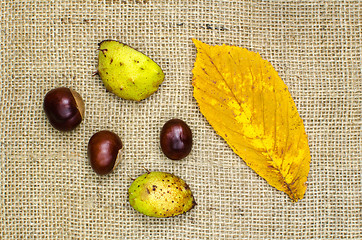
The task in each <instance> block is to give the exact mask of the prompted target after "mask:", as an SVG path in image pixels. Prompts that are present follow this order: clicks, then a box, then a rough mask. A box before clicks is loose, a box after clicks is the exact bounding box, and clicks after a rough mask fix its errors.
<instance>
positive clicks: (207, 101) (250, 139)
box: [192, 39, 310, 201]
mask: <svg viewBox="0 0 362 240" xmlns="http://www.w3.org/2000/svg"><path fill="white" fill-rule="evenodd" d="M193 41H194V44H195V46H196V48H197V57H196V62H195V66H194V69H193V71H192V72H193V83H192V85H193V86H194V97H195V99H196V100H197V102H198V105H199V108H200V111H201V113H202V114H203V115H204V116H205V118H206V119H207V121H208V122H209V123H210V124H211V126H212V127H213V128H214V129H215V131H216V132H217V133H218V134H219V135H220V136H221V137H222V138H224V139H225V141H226V142H227V143H228V144H229V146H230V147H231V148H232V149H233V150H234V152H235V153H236V154H237V155H239V156H240V157H241V158H242V159H243V160H244V161H245V162H246V164H247V165H248V166H249V167H250V168H252V169H253V170H254V171H255V172H256V173H257V174H259V175H260V176H261V177H263V178H264V179H265V180H266V181H267V182H268V183H269V184H270V185H271V186H273V187H275V188H277V189H278V190H280V191H283V192H285V193H287V194H288V195H289V197H290V198H291V199H292V200H293V201H298V199H302V198H303V196H304V193H305V191H306V181H307V176H308V172H309V164H310V151H309V146H308V139H307V135H306V133H305V130H304V125H303V121H302V119H301V118H300V116H299V114H298V111H297V108H296V106H295V103H294V101H293V99H292V97H291V95H290V93H289V91H288V88H287V86H286V85H285V84H284V82H283V81H282V79H281V78H280V77H279V75H278V73H277V71H276V70H275V69H274V68H273V66H272V65H271V64H270V63H269V62H268V61H266V60H264V59H262V58H261V56H260V55H259V54H258V53H254V52H251V51H248V50H247V49H245V48H241V47H235V46H227V45H222V46H209V45H207V44H205V43H202V42H200V41H198V40H196V39H193Z"/></svg>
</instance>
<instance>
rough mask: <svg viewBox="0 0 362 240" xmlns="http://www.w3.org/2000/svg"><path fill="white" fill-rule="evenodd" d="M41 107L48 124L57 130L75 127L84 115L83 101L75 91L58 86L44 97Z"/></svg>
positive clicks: (68, 129)
mask: <svg viewBox="0 0 362 240" xmlns="http://www.w3.org/2000/svg"><path fill="white" fill-rule="evenodd" d="M43 108H44V112H45V114H46V116H47V117H48V120H49V122H50V124H51V125H52V126H53V127H54V128H55V129H57V130H59V131H71V130H73V129H75V128H76V127H77V126H78V125H79V124H80V123H81V122H82V120H83V117H84V111H85V107H84V102H83V99H82V97H81V96H80V95H79V93H77V92H76V91H74V90H72V89H70V88H67V87H60V88H55V89H53V90H50V91H49V92H48V93H47V94H46V95H45V97H44V103H43Z"/></svg>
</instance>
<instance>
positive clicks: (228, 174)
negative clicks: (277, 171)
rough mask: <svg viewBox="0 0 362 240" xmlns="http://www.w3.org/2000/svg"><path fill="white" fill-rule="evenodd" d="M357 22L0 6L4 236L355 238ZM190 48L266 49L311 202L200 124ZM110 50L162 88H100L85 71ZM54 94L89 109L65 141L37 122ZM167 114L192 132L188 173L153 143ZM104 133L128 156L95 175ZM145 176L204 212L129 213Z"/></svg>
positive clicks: (325, 5) (97, 5)
mask: <svg viewBox="0 0 362 240" xmlns="http://www.w3.org/2000/svg"><path fill="white" fill-rule="evenodd" d="M361 15H362V4H361V2H360V1H358V0H356V1H348V0H345V1H226V0H208V1H202V0H195V1H184V0H182V1H181V0H178V1H170V0H163V1H158V0H149V1H147V2H136V1H135V2H133V1H118V0H78V1H72V0H64V1H55V0H39V1H35V0H27V1H25V0H23V1H20V0H3V1H1V3H0V25H1V27H0V64H1V67H0V78H1V81H0V91H1V92H0V106H1V114H0V130H1V131H0V160H1V165H0V174H1V175H0V176H1V178H0V179H1V189H0V204H1V205H0V206H1V209H0V210H1V221H0V239H4V240H7V239H361V238H362V234H361V224H362V221H361V218H362V216H361V207H362V203H361V200H362V198H361V193H362V183H361V182H362V180H361V179H362V178H361V169H362V157H361V145H362V140H361V139H362V138H361V131H362V129H361V125H362V122H361V106H362V70H361V69H362V66H361V62H362V58H361V49H362V40H361V39H362V38H361V37H362V36H361V32H362V21H361ZM192 38H196V39H199V40H201V41H203V42H206V43H208V44H210V45H219V44H223V43H225V44H229V45H236V46H241V47H245V48H247V49H249V50H251V51H255V52H259V53H260V54H261V56H262V57H263V58H264V59H267V60H268V61H270V62H271V63H272V64H273V66H274V67H275V69H276V70H277V71H278V72H279V74H280V76H281V78H282V79H283V80H284V82H285V83H286V85H287V86H288V87H289V90H290V93H291V95H292V97H293V99H294V101H295V103H296V105H297V107H298V111H299V113H300V116H301V117H302V119H303V121H304V124H305V128H306V131H307V134H308V139H309V145H310V149H311V157H312V159H311V170H310V173H309V177H308V181H307V184H308V188H307V191H306V194H305V197H304V199H302V200H301V201H299V202H297V203H293V202H291V200H290V199H289V198H288V196H287V195H286V194H285V193H283V192H280V191H277V190H276V189H275V188H273V187H271V186H270V185H268V184H267V183H266V181H265V180H263V179H262V178H261V177H259V176H258V175H257V174H256V173H255V172H253V171H252V170H251V169H250V168H249V167H247V166H246V164H245V163H244V162H243V160H242V159H241V158H239V157H238V156H237V155H236V154H235V153H234V152H233V151H232V150H231V149H230V148H229V147H228V145H227V143H226V142H225V141H224V140H223V139H222V138H221V137H219V136H218V135H217V134H216V133H215V131H214V130H213V129H212V127H211V126H210V125H209V124H208V122H207V121H206V119H205V118H204V117H203V115H202V114H201V113H200V111H199V109H198V106H197V103H196V101H195V99H194V98H193V96H192V92H193V88H192V85H191V82H192V72H191V71H192V68H193V63H194V61H195V57H196V49H195V47H194V45H193V43H192V40H191V39H192ZM105 39H114V40H119V41H121V42H123V43H126V44H128V45H130V46H132V47H134V48H136V49H138V50H139V51H141V52H143V53H145V54H146V55H148V56H150V57H151V58H152V59H153V60H155V62H157V63H158V64H159V65H160V66H161V67H162V69H163V70H164V73H165V81H164V82H163V84H162V85H161V87H160V89H159V90H158V91H157V92H156V93H155V94H153V95H152V96H151V97H149V98H148V99H145V100H143V101H141V102H134V101H126V100H122V99H120V98H118V97H116V96H115V95H113V94H111V93H109V92H106V90H105V88H104V86H103V83H102V81H101V80H100V78H99V77H98V76H93V75H92V74H93V72H94V71H96V69H97V54H98V51H97V48H98V43H99V42H101V41H102V40H105ZM60 86H66V87H71V88H73V89H74V90H76V91H78V92H79V93H80V94H81V95H82V97H83V99H84V101H85V104H86V114H85V119H84V121H83V122H82V124H81V125H80V126H79V127H78V128H77V129H76V130H74V131H72V132H67V133H62V132H59V131H57V130H55V129H53V128H52V127H51V125H50V124H49V122H48V120H47V118H46V116H45V114H44V111H43V107H42V104H43V99H44V95H45V94H46V93H47V92H48V91H49V90H51V89H53V88H55V87H60ZM171 118H180V119H183V120H184V121H186V122H187V123H188V124H189V126H190V128H191V129H192V132H193V140H194V145H193V149H192V151H191V154H190V155H189V156H188V157H187V158H186V159H184V160H181V161H171V160H169V159H167V158H166V157H165V156H164V155H163V153H162V151H161V150H160V147H159V134H160V129H161V127H162V126H163V124H164V123H165V122H166V121H167V120H169V119H171ZM105 129H107V130H111V131H114V132H116V133H117V134H118V135H119V136H120V137H121V138H122V141H123V142H124V146H125V148H124V153H123V160H122V162H121V164H120V165H119V166H118V168H117V169H116V171H115V172H114V173H112V174H110V175H107V176H105V177H99V176H97V175H96V174H95V173H94V172H93V170H92V168H91V167H90V165H89V163H88V158H87V144H88V141H89V138H90V137H91V136H92V135H93V134H94V133H95V132H97V131H99V130H105ZM145 168H146V169H148V170H150V171H165V172H170V173H173V174H175V175H177V176H179V177H181V178H183V179H184V180H185V181H186V182H187V183H188V184H189V186H190V188H191V189H192V191H193V193H194V196H195V199H196V201H197V204H198V205H197V206H196V207H195V208H194V209H192V210H191V211H190V212H188V213H186V214H183V215H180V216H177V217H173V218H163V219H158V218H151V217H147V216H144V215H141V214H140V213H138V212H136V211H135V210H134V209H132V208H131V206H130V205H129V203H128V199H127V198H128V197H127V190H128V187H129V186H130V184H131V182H132V178H136V177H137V176H139V175H141V174H143V173H145V171H146V170H145Z"/></svg>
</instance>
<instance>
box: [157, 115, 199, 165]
mask: <svg viewBox="0 0 362 240" xmlns="http://www.w3.org/2000/svg"><path fill="white" fill-rule="evenodd" d="M160 143H161V149H162V152H163V153H164V154H165V155H166V157H168V158H170V159H172V160H180V159H183V158H185V157H186V156H187V155H189V153H190V151H191V148H192V132H191V129H190V127H189V126H188V125H187V124H186V123H185V122H184V121H182V120H180V119H171V120H169V121H167V122H166V123H165V125H164V126H163V127H162V130H161V134H160Z"/></svg>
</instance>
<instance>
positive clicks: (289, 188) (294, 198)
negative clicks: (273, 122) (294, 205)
mask: <svg viewBox="0 0 362 240" xmlns="http://www.w3.org/2000/svg"><path fill="white" fill-rule="evenodd" d="M203 50H204V52H205V54H206V56H207V57H208V58H209V59H210V62H211V64H212V65H213V66H214V67H215V69H216V71H217V72H218V73H219V75H220V76H221V78H222V79H223V81H224V82H225V84H226V86H227V87H228V89H229V90H230V92H231V93H232V96H233V98H234V99H235V101H236V102H237V103H238V104H239V106H240V108H241V104H240V102H239V100H238V99H237V97H236V95H235V93H234V92H233V90H232V88H231V87H230V86H229V84H228V82H227V81H226V80H225V78H224V76H223V75H222V74H221V72H220V71H219V69H218V67H217V66H216V65H215V64H214V62H213V60H212V58H211V56H210V55H209V54H208V53H207V51H206V50H205V49H204V48H203ZM229 55H230V57H231V58H232V59H233V57H232V56H231V54H229ZM233 61H234V63H236V62H235V60H234V59H233ZM274 88H275V86H274ZM275 94H276V93H274V95H275ZM241 109H242V108H241ZM247 119H248V121H249V123H250V125H251V126H252V129H253V131H254V133H256V131H255V129H254V125H253V124H252V123H251V120H250V119H249V118H248V117H247ZM275 134H276V133H275ZM259 140H260V142H261V143H262V144H263V147H264V149H265V151H266V152H267V154H268V156H269V158H270V160H271V161H272V162H273V164H274V165H275V166H277V164H276V162H275V161H274V160H273V158H272V156H271V155H270V153H269V151H268V150H267V148H266V146H265V144H264V142H263V140H262V138H259ZM273 168H274V169H276V170H277V171H278V172H279V174H280V176H281V177H282V179H283V181H284V183H285V184H286V186H287V188H288V190H289V191H290V193H291V194H292V196H293V197H292V199H293V200H294V201H296V200H298V199H297V198H296V196H295V193H294V192H293V191H292V189H291V187H290V186H289V184H288V183H287V181H286V179H285V177H284V176H283V174H282V172H281V170H280V169H279V168H278V167H273Z"/></svg>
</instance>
